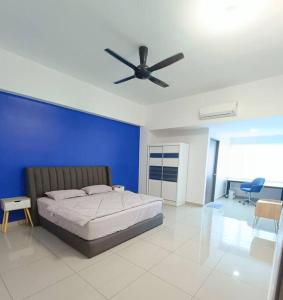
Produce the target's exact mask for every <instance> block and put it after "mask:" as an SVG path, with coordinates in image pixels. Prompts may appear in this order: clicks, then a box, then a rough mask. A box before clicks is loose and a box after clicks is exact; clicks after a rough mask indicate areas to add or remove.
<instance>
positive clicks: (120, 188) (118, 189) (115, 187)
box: [112, 185, 125, 192]
mask: <svg viewBox="0 0 283 300" xmlns="http://www.w3.org/2000/svg"><path fill="white" fill-rule="evenodd" d="M112 189H113V191H116V192H124V191H125V187H124V186H123V185H113V186H112Z"/></svg>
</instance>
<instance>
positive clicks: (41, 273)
mask: <svg viewBox="0 0 283 300" xmlns="http://www.w3.org/2000/svg"><path fill="white" fill-rule="evenodd" d="M218 202H220V203H222V204H223V207H222V208H221V209H212V208H207V207H204V208H201V207H195V206H183V207H179V208H174V207H170V206H165V207H164V215H165V220H164V224H163V225H162V226H160V227H158V228H155V229H153V230H151V231H149V232H146V233H144V234H143V235H141V236H139V237H137V238H135V239H132V240H130V241H128V242H126V243H124V244H122V245H119V246H117V247H115V248H114V249H111V250H110V251H107V252H105V253H103V254H101V255H99V256H96V257H94V258H92V259H87V258H84V257H83V256H82V255H80V254H79V253H78V252H76V251H75V250H73V249H72V248H70V247H69V246H67V245H66V244H64V243H63V242H61V241H60V240H59V239H57V238H56V237H55V236H54V235H52V234H50V233H48V232H47V231H45V230H44V229H42V228H40V227H36V228H34V229H33V230H31V229H30V228H29V227H26V226H24V225H19V226H14V227H13V228H12V227H11V228H10V230H9V232H8V234H7V235H5V236H4V235H3V234H0V276H1V278H0V299H1V300H6V299H7V300H8V299H33V300H37V299H46V300H47V299H52V300H57V299H60V300H61V299H62V300H63V299H70V300H72V299H74V300H77V299H80V300H89V299H93V300H102V299H113V300H132V299H135V300H144V299H147V300H151V299H152V300H156V299H158V300H159V299H160V300H161V299H162V300H163V299H164V300H179V299H180V300H183V299H184V300H185V299H186V300H189V299H194V300H227V299H229V300H234V299H235V300H236V299H237V300H238V299H241V300H245V299H246V300H253V299H254V300H260V299H262V300H264V299H267V290H268V284H269V278H270V271H271V264H272V258H273V252H274V246H275V242H274V241H275V239H276V235H275V234H274V224H273V223H272V222H269V221H260V222H259V224H258V226H257V228H256V229H253V228H252V227H251V224H252V221H253V210H254V208H253V207H248V206H242V205H241V204H239V203H238V202H237V201H231V200H227V199H222V200H219V201H218Z"/></svg>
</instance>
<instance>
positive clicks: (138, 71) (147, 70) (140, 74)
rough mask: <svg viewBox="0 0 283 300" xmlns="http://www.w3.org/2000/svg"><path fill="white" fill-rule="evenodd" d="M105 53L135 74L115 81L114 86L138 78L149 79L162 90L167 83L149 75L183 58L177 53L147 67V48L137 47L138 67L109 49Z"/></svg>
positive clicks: (182, 55) (181, 54)
mask: <svg viewBox="0 0 283 300" xmlns="http://www.w3.org/2000/svg"><path fill="white" fill-rule="evenodd" d="M105 51H106V52H107V53H109V54H110V55H112V56H113V57H115V58H116V59H118V60H119V61H120V62H122V63H124V64H125V65H127V66H128V67H130V68H131V69H133V70H134V72H135V74H134V75H132V76H129V77H126V78H123V79H121V80H118V81H115V82H114V83H115V84H118V83H122V82H125V81H128V80H131V79H134V78H138V79H149V80H150V81H151V82H153V83H155V84H157V85H159V86H161V87H163V88H166V87H168V86H169V85H168V84H167V83H165V82H163V81H161V80H160V79H158V78H156V77H154V76H152V75H151V73H152V72H154V71H157V70H160V69H163V68H165V67H167V66H169V65H171V64H173V63H175V62H177V61H179V60H180V59H183V58H184V54H183V53H178V54H175V55H173V56H171V57H169V58H166V59H164V60H162V61H160V62H159V63H157V64H155V65H153V66H151V67H149V66H147V64H146V60H147V54H148V48H147V47H146V46H140V47H139V55H140V64H139V65H138V66H135V65H133V64H132V63H130V62H129V61H128V60H126V59H125V58H123V57H121V56H120V55H119V54H117V53H115V52H114V51H112V50H111V49H109V48H107V49H105Z"/></svg>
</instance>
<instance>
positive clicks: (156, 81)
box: [148, 76, 169, 88]
mask: <svg viewBox="0 0 283 300" xmlns="http://www.w3.org/2000/svg"><path fill="white" fill-rule="evenodd" d="M148 79H149V80H150V81H152V82H153V83H155V84H157V85H159V86H161V87H163V88H166V87H168V86H169V85H168V84H167V83H166V82H164V81H161V80H160V79H158V78H156V77H153V76H150V77H149V78H148Z"/></svg>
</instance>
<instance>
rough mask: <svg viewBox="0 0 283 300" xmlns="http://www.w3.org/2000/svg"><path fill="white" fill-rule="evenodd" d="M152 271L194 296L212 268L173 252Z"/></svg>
mask: <svg viewBox="0 0 283 300" xmlns="http://www.w3.org/2000/svg"><path fill="white" fill-rule="evenodd" d="M150 272H151V273H153V274H154V275H156V276H158V277H159V278H161V279H163V280H165V281H166V282H168V283H170V284H172V285H174V286H176V287H178V288H180V289H182V290H183V291H185V292H187V293H188V294H189V295H191V296H193V295H194V294H195V293H196V292H197V290H198V289H199V288H200V287H201V285H202V284H203V282H204V280H205V279H206V278H207V276H208V275H209V273H210V272H211V269H210V268H207V267H204V266H200V265H199V264H197V263H195V262H193V261H188V260H186V259H183V258H182V257H180V256H177V255H175V254H171V255H169V256H168V257H167V258H165V259H164V260H163V261H161V263H160V264H158V265H157V266H155V267H154V268H152V269H151V271H150Z"/></svg>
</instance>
